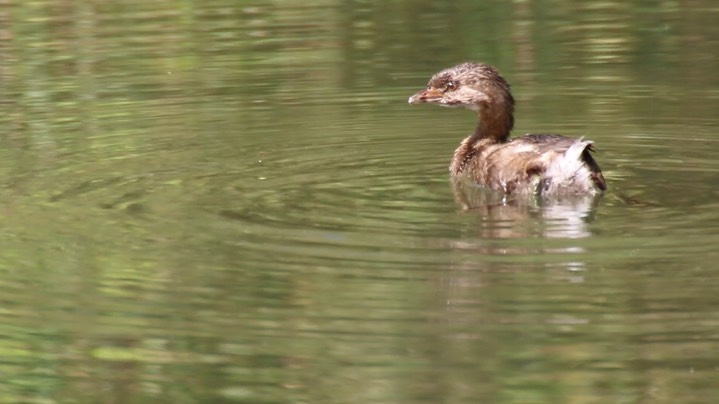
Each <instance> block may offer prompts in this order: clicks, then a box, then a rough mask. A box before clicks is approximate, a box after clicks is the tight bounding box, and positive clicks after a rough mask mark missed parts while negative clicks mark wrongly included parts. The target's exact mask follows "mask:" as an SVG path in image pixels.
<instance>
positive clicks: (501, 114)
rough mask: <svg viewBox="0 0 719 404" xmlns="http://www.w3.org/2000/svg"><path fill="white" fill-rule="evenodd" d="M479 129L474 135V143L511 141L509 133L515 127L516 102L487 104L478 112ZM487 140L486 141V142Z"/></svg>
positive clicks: (510, 100)
mask: <svg viewBox="0 0 719 404" xmlns="http://www.w3.org/2000/svg"><path fill="white" fill-rule="evenodd" d="M477 118H478V120H479V122H477V128H476V129H475V130H474V133H473V134H472V136H471V137H472V138H473V140H474V142H478V143H479V142H480V141H481V143H486V142H487V141H493V142H494V143H504V142H506V141H508V140H509V133H510V132H511V131H512V128H513V127H514V100H513V99H512V96H511V95H509V97H508V99H505V100H502V101H501V102H498V103H491V104H490V103H485V104H484V105H482V106H480V107H479V110H478V112H477ZM485 139H486V140H485Z"/></svg>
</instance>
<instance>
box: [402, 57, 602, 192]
mask: <svg viewBox="0 0 719 404" xmlns="http://www.w3.org/2000/svg"><path fill="white" fill-rule="evenodd" d="M409 103H410V104H423V103H432V104H438V105H441V106H446V107H462V108H468V109H471V110H474V111H476V112H477V115H478V118H479V122H478V123H477V128H476V129H475V130H474V133H472V134H471V135H470V136H469V137H467V138H466V139H464V140H463V141H462V143H460V145H459V147H458V148H457V150H455V152H454V157H453V158H452V163H451V165H450V167H449V171H450V173H451V175H452V177H453V178H454V179H464V178H467V179H471V180H472V181H474V182H476V183H477V184H479V185H481V186H485V187H489V188H492V189H495V190H498V191H501V192H503V193H505V194H527V193H538V194H541V195H550V194H583V195H588V194H589V195H591V194H595V193H599V192H602V191H604V190H606V188H607V186H606V183H605V181H604V177H603V176H602V171H601V170H600V169H599V165H597V163H596V162H595V161H594V159H593V158H592V156H591V154H590V152H591V151H592V142H591V141H588V140H583V139H572V138H569V137H565V136H561V135H547V134H530V135H525V136H522V137H518V138H515V139H512V140H509V133H510V132H511V130H512V127H513V126H514V98H513V97H512V93H511V92H510V88H509V84H508V83H507V81H506V80H505V79H504V78H503V77H502V76H500V75H499V73H498V72H497V70H496V69H495V68H494V67H492V66H489V65H485V64H479V63H471V62H468V63H462V64H460V65H457V66H454V67H451V68H449V69H446V70H442V71H441V72H439V73H437V74H435V75H434V76H432V78H431V79H430V80H429V84H428V85H427V88H426V89H425V90H421V91H419V92H417V93H416V94H414V95H413V96H411V97H410V98H409Z"/></svg>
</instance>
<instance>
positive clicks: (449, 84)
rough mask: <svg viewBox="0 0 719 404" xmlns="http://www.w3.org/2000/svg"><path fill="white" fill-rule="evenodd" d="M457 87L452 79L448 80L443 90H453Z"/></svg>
mask: <svg viewBox="0 0 719 404" xmlns="http://www.w3.org/2000/svg"><path fill="white" fill-rule="evenodd" d="M456 89H457V85H456V84H454V81H448V82H447V85H446V86H445V87H444V91H454V90H456Z"/></svg>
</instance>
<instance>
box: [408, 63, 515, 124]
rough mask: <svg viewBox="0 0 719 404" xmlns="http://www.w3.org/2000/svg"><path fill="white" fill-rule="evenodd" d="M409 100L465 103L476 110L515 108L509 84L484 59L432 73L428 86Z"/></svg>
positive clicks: (449, 105) (452, 103)
mask: <svg viewBox="0 0 719 404" xmlns="http://www.w3.org/2000/svg"><path fill="white" fill-rule="evenodd" d="M409 103H410V104H424V103H428V104H437V105H441V106H443V107H463V108H468V109H471V110H474V111H477V112H482V111H485V112H486V111H487V109H494V108H491V107H495V106H499V107H501V108H503V109H508V110H509V111H510V113H511V111H513V110H514V99H513V98H512V94H511V93H510V92H509V84H508V83H507V81H506V80H504V78H503V77H502V76H500V75H499V73H498V72H497V70H496V69H495V68H494V67H492V66H490V65H485V64H481V63H473V62H467V63H462V64H460V65H457V66H454V67H450V68H449V69H445V70H442V71H441V72H439V73H437V74H435V75H434V76H432V78H431V79H429V83H427V88H426V89H424V90H421V91H419V92H417V93H416V94H414V95H413V96H411V97H409Z"/></svg>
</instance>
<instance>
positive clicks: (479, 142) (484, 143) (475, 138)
mask: <svg viewBox="0 0 719 404" xmlns="http://www.w3.org/2000/svg"><path fill="white" fill-rule="evenodd" d="M477 117H478V119H479V122H477V128H476V129H475V130H474V133H472V134H471V135H470V136H468V137H467V138H465V139H464V140H463V141H462V143H460V144H459V147H458V148H457V150H455V151H454V156H453V158H452V164H451V165H450V166H449V171H450V172H451V173H452V174H453V175H459V174H461V173H462V172H463V171H464V169H465V167H466V166H467V163H468V162H469V161H470V160H472V159H473V158H474V156H476V155H477V154H479V153H480V152H481V151H482V150H483V149H485V148H486V147H488V146H491V145H493V144H498V143H505V142H507V141H508V140H509V133H510V132H511V131H512V127H514V100H513V99H512V96H511V95H509V97H508V98H507V99H506V101H505V102H502V103H499V104H489V105H487V104H485V105H480V106H479V107H478V112H477Z"/></svg>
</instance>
